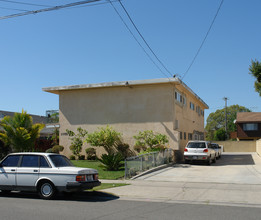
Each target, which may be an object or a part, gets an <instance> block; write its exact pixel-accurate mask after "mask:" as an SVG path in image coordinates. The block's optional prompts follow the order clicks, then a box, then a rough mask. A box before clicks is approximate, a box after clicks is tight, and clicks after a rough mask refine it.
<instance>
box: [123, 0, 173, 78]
mask: <svg viewBox="0 0 261 220" xmlns="http://www.w3.org/2000/svg"><path fill="white" fill-rule="evenodd" d="M119 3H120V5H121V7H122V8H123V10H124V12H125V13H126V15H127V16H128V18H129V20H130V21H131V23H132V25H133V26H134V28H135V29H136V31H137V32H138V34H139V35H140V37H141V39H142V40H143V41H144V43H145V44H146V45H147V47H148V48H149V50H150V51H151V53H152V54H153V55H154V57H155V58H156V59H157V60H158V62H159V63H160V64H161V66H162V67H163V68H164V69H165V70H166V71H167V72H168V73H169V74H170V76H172V74H171V72H170V71H169V70H168V69H167V67H166V66H165V65H164V64H163V62H162V61H161V60H160V59H159V58H158V56H157V55H156V54H155V52H154V51H153V50H152V49H151V47H150V45H149V44H148V43H147V41H146V40H145V38H144V37H143V35H142V34H141V32H140V31H139V29H138V28H137V25H136V24H135V23H134V21H133V20H132V18H131V17H130V14H129V13H128V11H127V9H126V8H125V7H124V5H123V4H122V2H121V0H119Z"/></svg>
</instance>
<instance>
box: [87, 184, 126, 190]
mask: <svg viewBox="0 0 261 220" xmlns="http://www.w3.org/2000/svg"><path fill="white" fill-rule="evenodd" d="M127 185H129V184H125V183H102V184H101V185H100V186H96V187H94V188H93V189H89V190H88V191H99V190H102V189H109V188H114V187H119V186H127Z"/></svg>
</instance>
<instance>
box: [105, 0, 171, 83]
mask: <svg viewBox="0 0 261 220" xmlns="http://www.w3.org/2000/svg"><path fill="white" fill-rule="evenodd" d="M108 1H109V2H110V4H111V6H112V7H113V9H114V11H115V12H116V14H117V15H118V16H119V18H120V19H121V21H122V23H123V24H124V25H125V27H126V28H127V29H128V31H129V32H130V34H131V35H132V37H133V38H134V40H135V41H136V42H137V44H138V45H139V46H140V47H141V49H142V50H143V52H144V53H145V54H146V55H147V57H148V58H149V59H150V61H151V62H152V63H153V64H154V65H155V66H156V68H157V69H158V70H159V71H160V72H161V73H162V74H163V75H164V76H166V77H167V78H169V76H168V75H167V74H166V73H165V72H164V71H163V70H162V69H161V68H160V67H159V65H158V64H157V63H156V62H155V61H154V60H153V59H152V57H151V56H150V54H149V53H148V52H147V51H146V50H145V48H144V47H143V46H142V45H141V43H140V42H139V40H138V39H137V37H136V36H135V35H134V33H133V32H132V31H131V29H130V27H129V26H128V24H127V23H126V22H125V20H124V19H123V17H122V16H121V14H120V13H119V11H118V10H117V9H116V7H115V6H114V4H113V3H112V1H111V0H108ZM118 1H119V2H120V3H121V1H120V0H118ZM121 5H122V3H121ZM122 7H123V9H125V7H124V6H123V5H122ZM124 11H125V13H126V14H127V16H128V18H129V19H130V20H131V22H132V24H133V26H134V27H135V29H136V31H137V32H138V33H139V35H140V36H141V38H142V39H143V41H144V42H146V41H145V39H144V37H143V36H142V35H141V34H140V32H139V30H138V28H137V26H136V25H135V24H134V22H133V21H132V19H131V18H130V16H129V13H128V12H127V10H126V9H125V10H124ZM146 45H147V47H148V48H150V50H151V47H150V46H149V45H148V44H147V42H146ZM151 52H152V53H153V54H154V55H155V53H154V52H153V51H152V50H151ZM170 75H171V74H170ZM171 76H172V75H171Z"/></svg>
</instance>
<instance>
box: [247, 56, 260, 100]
mask: <svg viewBox="0 0 261 220" xmlns="http://www.w3.org/2000/svg"><path fill="white" fill-rule="evenodd" d="M249 74H251V75H252V76H254V77H255V78H256V81H255V90H256V92H258V93H259V96H261V63H260V62H259V61H257V60H251V65H250V66H249Z"/></svg>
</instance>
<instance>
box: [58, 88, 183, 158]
mask: <svg viewBox="0 0 261 220" xmlns="http://www.w3.org/2000/svg"><path fill="white" fill-rule="evenodd" d="M59 97H60V98H59V99H60V100H59V102H60V144H61V145H63V146H64V147H65V150H64V152H63V153H64V154H65V155H67V156H68V155H71V152H70V150H69V146H70V140H69V139H68V136H65V135H64V134H65V133H66V129H70V130H73V131H76V129H77V128H78V127H79V126H80V127H82V128H84V129H86V130H87V131H88V132H93V131H94V130H96V129H97V128H98V127H102V126H106V125H111V126H112V127H113V128H114V129H115V130H117V131H118V132H121V133H122V134H123V139H124V141H125V142H127V143H128V144H130V145H131V146H133V145H134V142H135V140H134V139H133V136H134V135H137V134H138V132H139V131H144V130H153V131H155V132H159V133H163V134H166V135H168V137H169V141H170V142H169V145H170V147H171V148H174V149H178V148H179V145H178V132H177V131H174V130H173V118H174V108H175V106H174V87H173V85H171V84H169V85H166V84H165V85H146V86H133V87H110V88H98V89H97V88H94V89H84V90H71V91H63V92H60V94H59ZM87 146H88V145H87V144H85V146H84V148H86V147H87ZM83 152H84V151H83Z"/></svg>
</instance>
